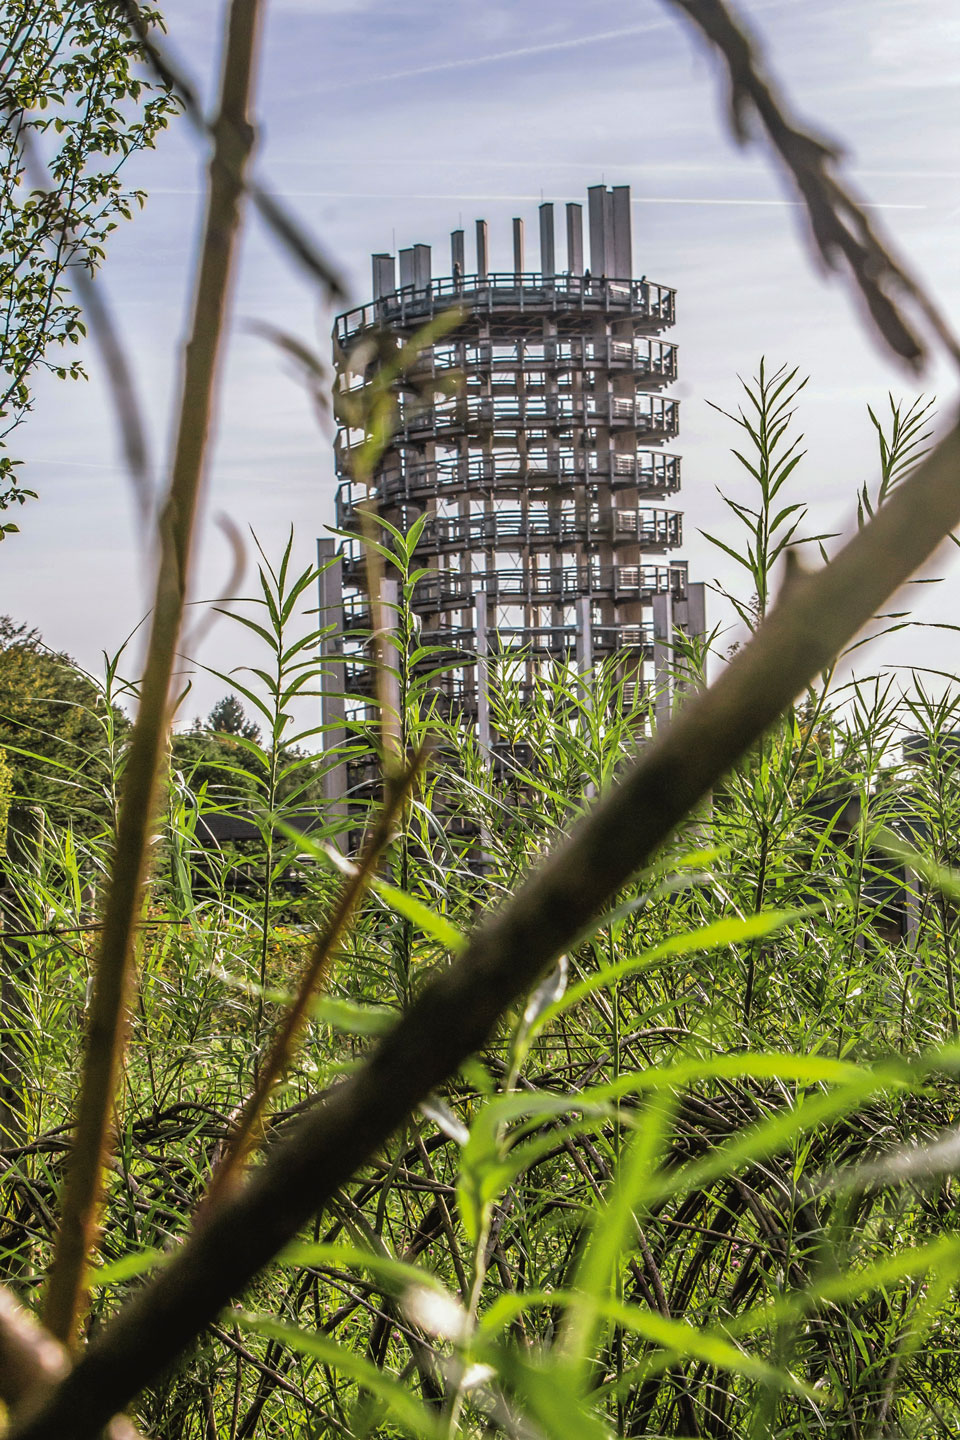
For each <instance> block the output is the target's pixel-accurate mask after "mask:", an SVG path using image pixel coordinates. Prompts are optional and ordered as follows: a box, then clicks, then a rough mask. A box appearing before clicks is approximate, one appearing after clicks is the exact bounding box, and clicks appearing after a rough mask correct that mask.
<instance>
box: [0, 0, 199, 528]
mask: <svg viewBox="0 0 960 1440" xmlns="http://www.w3.org/2000/svg"><path fill="white" fill-rule="evenodd" d="M142 14H143V16H144V19H145V21H146V22H147V24H148V25H151V26H155V25H158V24H160V16H159V13H158V12H157V11H156V10H153V9H150V8H147V9H145V10H144V11H143V12H142ZM139 52H140V47H139V44H138V42H137V41H136V39H135V38H134V36H133V35H132V34H131V32H130V30H129V27H128V25H127V23H126V21H125V19H124V18H123V7H122V6H120V5H113V4H110V3H104V0H74V3H71V4H68V5H63V4H61V3H59V0H8V3H6V4H4V5H2V6H0V235H2V236H3V245H2V252H3V253H2V256H0V290H2V293H3V297H4V305H3V314H2V318H0V446H2V445H3V443H4V442H5V440H6V437H7V436H8V435H9V434H10V432H11V430H13V429H14V428H15V427H16V426H17V425H19V424H20V422H21V421H22V420H23V418H24V416H25V415H26V414H27V413H28V412H29V411H30V409H31V406H32V398H33V383H34V379H35V376H36V374H37V372H38V371H40V370H46V371H49V372H52V373H53V374H55V375H59V376H60V377H62V378H67V377H71V378H78V377H80V376H82V375H83V367H82V364H81V362H80V360H79V359H78V358H76V355H75V354H73V355H71V354H69V351H68V347H72V346H76V345H78V344H79V342H80V340H81V339H82V337H83V334H84V326H83V321H82V318H81V312H80V307H79V306H78V305H77V304H76V303H75V301H74V300H73V298H72V297H71V296H70V294H69V291H68V286H67V283H66V281H67V276H68V272H69V271H70V270H71V269H77V268H82V269H84V270H86V271H87V272H89V273H92V272H93V271H94V270H95V269H96V267H97V266H98V265H99V263H100V261H101V260H102V259H103V255H104V244H105V242H106V239H107V237H108V235H109V234H110V232H111V231H112V230H114V229H115V228H116V225H117V223H118V221H119V220H120V219H121V218H124V219H127V218H129V217H130V215H131V213H132V210H133V207H134V205H142V204H143V203H144V200H145V195H144V193H143V192H142V191H139V190H136V191H124V189H123V187H122V185H121V181H120V175H119V171H120V168H121V166H122V165H123V162H124V161H125V160H126V159H127V158H128V156H130V155H132V154H133V153H135V152H136V151H138V150H142V149H144V148H146V147H149V146H152V145H153V144H154V141H155V140H156V137H157V135H158V133H159V132H160V131H161V130H162V129H163V128H164V127H165V126H166V124H167V121H168V119H169V117H170V115H171V114H172V113H173V110H174V109H175V105H176V102H175V101H174V100H173V98H172V96H171V95H170V94H169V93H168V92H167V91H166V90H165V89H164V88H162V87H160V86H158V85H157V84H155V83H150V82H149V81H147V80H145V79H143V78H142V77H141V76H139V75H137V74H135V66H136V62H137V58H138V55H139ZM41 166H45V170H46V176H45V182H44V185H43V188H38V187H37V181H36V175H37V172H38V170H39V169H40V167H41ZM65 351H67V352H68V353H67V354H65V353H64V352H65ZM17 466H18V462H17V461H16V460H14V459H13V458H12V457H10V456H9V455H7V454H4V453H2V452H0V510H6V509H9V508H10V507H11V506H13V505H17V504H21V505H22V504H23V502H24V501H25V500H26V499H28V498H32V497H33V495H34V492H33V491H32V490H29V489H26V488H25V487H24V486H22V485H21V484H20V481H19V478H18V472H17ZM16 529H17V526H16V525H14V524H13V523H10V522H8V523H6V524H4V525H0V539H2V538H3V536H4V535H5V534H7V533H9V532H10V531H11V530H16Z"/></svg>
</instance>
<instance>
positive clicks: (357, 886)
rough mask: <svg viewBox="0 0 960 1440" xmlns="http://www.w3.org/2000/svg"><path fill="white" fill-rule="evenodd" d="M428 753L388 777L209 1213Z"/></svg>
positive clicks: (255, 1135)
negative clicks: (373, 820)
mask: <svg viewBox="0 0 960 1440" xmlns="http://www.w3.org/2000/svg"><path fill="white" fill-rule="evenodd" d="M425 758H426V747H425V746H424V747H422V748H421V749H420V750H419V751H418V752H417V753H416V754H415V755H414V756H413V758H412V759H411V761H410V763H409V764H408V765H407V767H406V769H405V771H404V772H403V774H402V775H400V776H399V777H396V778H394V779H390V778H389V777H388V779H387V782H386V786H387V798H386V800H385V801H384V805H383V808H382V809H381V811H380V814H379V815H378V817H377V821H376V823H375V825H373V827H372V828H371V830H370V831H369V834H368V835H367V838H366V841H365V843H364V846H363V850H362V851H361V854H360V857H359V859H358V860H357V863H356V865H354V866H352V867H351V871H350V874H349V875H348V876H347V878H346V881H345V883H344V884H343V886H342V887H341V889H340V894H339V895H338V897H337V903H336V905H335V906H334V908H333V913H332V914H331V916H330V919H329V920H328V921H327V924H326V926H325V927H324V929H323V930H322V932H321V934H320V935H319V937H318V938H317V942H316V944H315V945H314V947H313V950H312V951H311V954H310V959H309V961H308V962H307V965H306V967H305V969H304V972H303V975H302V976H301V978H300V985H299V987H298V989H297V994H296V997H295V999H294V1001H293V1003H292V1005H291V1006H290V1008H289V1010H288V1011H287V1013H286V1014H285V1015H284V1017H283V1020H282V1021H281V1023H280V1025H279V1026H278V1028H277V1032H276V1034H275V1036H274V1039H273V1044H272V1045H271V1046H270V1050H269V1053H268V1055H267V1058H266V1060H265V1061H264V1063H263V1065H262V1067H261V1069H260V1072H259V1074H258V1076H257V1083H256V1086H255V1088H254V1090H253V1093H252V1094H251V1095H250V1097H249V1099H248V1100H247V1102H246V1104H245V1105H244V1107H243V1109H242V1110H241V1112H240V1116H239V1118H238V1120H237V1123H236V1126H235V1127H234V1130H233V1133H232V1135H231V1136H230V1138H229V1140H228V1141H227V1143H226V1146H225V1147H224V1153H223V1158H222V1160H221V1161H220V1164H219V1165H218V1166H217V1168H216V1170H215V1171H214V1173H213V1176H212V1178H211V1181H210V1186H209V1188H208V1190H207V1193H206V1195H205V1196H204V1199H203V1213H204V1214H205V1215H209V1214H210V1213H211V1212H212V1209H213V1207H214V1206H216V1205H217V1204H218V1203H222V1201H223V1199H224V1197H225V1196H226V1195H227V1194H229V1193H230V1191H231V1189H232V1188H233V1187H234V1186H235V1185H236V1184H237V1182H238V1181H239V1180H240V1176H241V1172H242V1169H243V1165H244V1162H245V1161H246V1159H247V1157H248V1155H249V1154H250V1152H251V1150H252V1149H253V1148H254V1147H255V1146H256V1145H257V1144H259V1142H260V1139H261V1138H262V1129H263V1116H264V1112H265V1111H266V1108H267V1105H268V1103H269V1101H270V1096H271V1093H272V1092H273V1088H274V1086H275V1085H276V1084H277V1081H278V1080H279V1079H280V1077H281V1076H282V1075H283V1073H284V1071H285V1070H286V1069H287V1067H288V1065H289V1064H290V1061H291V1059H292V1058H293V1053H294V1050H295V1049H296V1045H297V1041H298V1039H299V1038H300V1034H301V1032H302V1030H303V1027H304V1025H305V1024H306V1022H307V1019H308V1018H309V1013H310V1002H311V1000H312V999H313V998H314V996H315V995H316V993H317V991H318V990H319V989H320V987H321V986H322V985H323V984H325V983H326V978H327V975H328V974H329V971H330V966H331V964H332V962H333V957H334V955H335V953H336V949H337V946H338V945H339V943H340V940H341V938H342V936H343V933H344V931H345V930H346V928H347V926H348V925H349V923H350V919H351V916H352V915H353V912H354V911H355V910H356V908H357V905H358V904H359V903H360V901H361V900H362V899H363V896H364V894H365V893H366V891H367V889H368V887H369V885H370V881H371V880H372V879H373V875H374V872H375V870H376V868H377V865H378V864H379V862H380V858H381V856H382V855H383V852H384V850H385V849H386V847H387V845H389V843H390V841H391V840H392V839H393V835H394V830H395V828H396V823H397V819H398V817H399V815H400V813H401V811H402V810H403V807H404V805H405V804H406V801H407V798H408V796H409V795H410V793H411V791H412V789H413V787H414V785H415V783H416V780H417V776H418V775H419V774H420V771H421V769H422V767H423V762H424V760H425Z"/></svg>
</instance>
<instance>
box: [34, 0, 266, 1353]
mask: <svg viewBox="0 0 960 1440" xmlns="http://www.w3.org/2000/svg"><path fill="white" fill-rule="evenodd" d="M261 8H262V5H261V0H233V3H232V5H231V7H230V12H229V20H228V30H227V42H226V48H225V54H224V66H223V77H222V87H221V99H220V118H219V119H218V121H217V125H216V143H215V145H214V151H213V155H212V157H211V162H210V181H209V200H208V207H207V220H206V228H205V233H204V239H203V247H202V251H201V258H200V266H199V273H198V276H197V290H196V296H195V301H194V317H193V329H192V334H191V338H190V341H189V343H188V345H187V348H186V355H185V362H184V371H183V391H182V399H181V406H180V418H179V426H178V432H177V440H176V448H175V452H174V460H173V469H172V476H171V482H170V491H169V496H168V499H167V503H166V506H165V508H164V512H163V515H162V518H161V554H160V561H159V573H158V577H157V591H156V600H155V605H154V612H153V625H152V629H151V633H150V644H149V649H148V652H147V663H146V669H145V672H144V678H143V690H142V696H141V701H140V709H139V713H138V715H137V721H136V725H135V726H134V731H133V737H132V741H131V746H130V758H129V761H128V763H127V768H126V772H125V776H124V791H123V803H122V806H121V811H120V821H119V826H118V833H117V847H116V858H115V861H114V866H113V875H112V879H111V885H110V893H109V896H108V900H107V908H106V914H105V917H104V932H103V941H102V945H101V949H100V956H99V962H98V965H97V969H96V974H95V978H94V989H93V996H92V999H91V1004H90V1020H89V1029H88V1034H87V1046H86V1054H85V1060H84V1069H83V1078H82V1082H81V1090H80V1100H79V1106H78V1112H77V1128H76V1134H75V1137H74V1143H73V1149H72V1152H71V1155H70V1160H69V1164H68V1168H67V1177H66V1183H65V1186H64V1193H63V1204H62V1219H61V1223H60V1231H59V1234H58V1236H57V1244H56V1251H55V1257H54V1263H53V1269H52V1271H51V1275H50V1283H49V1288H48V1291H47V1296H46V1305H45V1312H44V1318H45V1321H46V1324H47V1326H48V1328H49V1329H50V1331H51V1332H52V1333H53V1334H54V1335H55V1336H56V1337H57V1338H58V1339H60V1340H62V1341H64V1342H65V1343H66V1344H68V1345H71V1344H73V1343H74V1341H75V1339H76V1335H77V1330H78V1327H79V1324H80V1320H81V1318H82V1314H83V1309H84V1294H85V1283H84V1276H85V1271H86V1266H87V1262H88V1258H89V1255H90V1252H91V1250H92V1249H93V1246H94V1245H95V1243H96V1237H97V1232H98V1228H99V1222H100V1208H101V1198H102V1196H101V1192H102V1183H103V1172H104V1164H105V1161H106V1158H107V1155H108V1152H109V1149H110V1143H111V1129H112V1116H113V1107H114V1104H115V1096H116V1084H117V1076H118V1072H119V1067H120V1061H121V1056H122V1053H123V1048H124V1042H125V1039H126V1032H127V1027H128V1015H127V1011H128V1001H129V994H130V989H131V985H132V975H133V942H134V935H135V931H136V922H137V918H138V916H139V912H140V908H141V905H142V902H143V891H144V883H145V880H146V875H147V866H148V852H149V846H150V838H151V833H152V828H153V824H154V819H155V815H156V798H157V789H158V778H159V774H160V769H161V765H162V760H163V755H164V751H165V746H166V737H167V729H168V723H169V698H168V697H169V692H170V682H171V677H172V674H173V666H174V661H175V657H176V654H177V642H178V637H179V634H180V626H181V622H182V618H183V609H184V602H185V595H186V586H187V580H188V575H189V568H190V556H191V549H192V541H193V531H194V521H195V515H196V508H197V498H198V495H199V491H200V485H201V481H202V478H203V471H204V462H205V458H206V450H207V438H208V433H209V429H210V423H211V418H212V413H213V401H214V393H215V389H216V381H217V374H218V369H219V365H218V362H219V358H220V353H221V348H222V337H223V331H224V321H225V317H226V313H227V300H228V295H229V290H230V280H231V275H232V271H233V262H234V251H235V240H236V234H237V229H238V225H239V220H240V202H241V197H242V193H243V184H242V176H243V173H244V170H245V168H246V164H247V161H248V159H249V156H250V153H251V151H252V149H253V141H254V135H253V130H252V128H251V127H250V124H249V120H248V106H249V98H250V92H251V86H252V81H253V70H254V63H255V57H256V50H257V36H258V33H259V21H260V12H261Z"/></svg>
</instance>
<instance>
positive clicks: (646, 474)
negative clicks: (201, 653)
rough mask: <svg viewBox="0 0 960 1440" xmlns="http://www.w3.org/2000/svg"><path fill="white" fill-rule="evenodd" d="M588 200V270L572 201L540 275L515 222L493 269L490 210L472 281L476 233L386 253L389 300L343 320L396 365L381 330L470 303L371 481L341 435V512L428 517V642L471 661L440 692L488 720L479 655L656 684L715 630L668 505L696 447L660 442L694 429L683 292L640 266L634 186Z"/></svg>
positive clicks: (359, 574) (426, 357)
mask: <svg viewBox="0 0 960 1440" xmlns="http://www.w3.org/2000/svg"><path fill="white" fill-rule="evenodd" d="M588 195H589V207H588V213H589V234H590V260H591V266H590V267H589V268H585V267H584V264H583V253H584V246H583V207H582V206H581V205H579V204H568V205H567V207H566V237H567V268H566V269H565V270H560V269H559V268H558V267H557V264H556V243H555V233H554V207H553V205H552V204H543V205H541V206H540V215H539V220H540V226H539V228H540V266H539V269H537V270H529V269H527V268H526V265H525V257H524V235H523V222H522V220H520V219H517V220H515V221H514V225H513V261H514V264H513V269H511V270H509V271H495V270H491V269H490V268H489V266H488V254H489V244H488V232H487V224H486V222H485V221H483V220H478V221H477V222H476V259H475V264H474V265H473V267H472V268H471V269H470V270H469V271H468V270H467V268H466V264H465V243H464V232H463V231H462V230H455V231H454V232H453V234H452V236H451V257H450V273H449V274H448V275H445V276H442V277H439V278H438V277H435V276H433V274H432V271H431V251H430V247H429V246H427V245H415V246H412V247H411V248H410V249H406V250H401V251H400V253H399V262H400V264H399V284H398V283H397V273H396V269H397V267H396V261H395V259H394V257H393V256H392V255H382V254H381V255H374V256H373V291H374V298H373V300H372V302H371V303H370V304H368V305H364V306H363V307H361V308H358V309H354V310H350V311H348V312H347V313H345V314H343V315H341V316H340V317H339V318H338V320H337V322H336V328H335V346H336V350H337V354H338V357H339V358H340V359H341V360H342V358H343V357H344V356H346V355H350V354H351V353H352V354H356V353H357V347H358V346H362V345H363V343H364V342H365V341H369V342H371V343H370V352H369V353H370V355H371V356H374V355H378V356H379V355H382V353H383V336H384V334H385V333H388V334H389V335H391V336H395V337H396V338H397V340H399V341H401V342H405V341H408V340H409V339H410V338H411V337H412V336H414V335H416V334H417V332H418V331H420V330H421V329H422V327H424V326H425V325H427V324H428V323H429V322H430V321H432V320H434V319H436V317H438V316H440V315H443V314H445V313H448V312H449V311H450V309H451V307H454V306H456V307H458V308H459V310H460V312H461V316H462V318H461V320H460V322H459V323H458V324H457V326H456V328H455V329H454V330H453V331H451V332H449V333H447V334H446V335H444V337H443V338H442V339H440V340H438V341H437V342H436V343H434V344H432V345H431V346H429V347H428V348H427V349H425V350H423V351H422V352H421V354H420V356H419V360H418V361H417V363H416V365H415V366H413V367H412V368H409V369H408V370H407V372H406V374H405V375H404V377H403V378H402V379H401V380H400V381H399V382H398V384H397V424H396V429H395V433H394V434H393V437H392V440H391V443H390V445H389V447H388V448H387V450H386V451H385V453H384V454H383V456H382V458H381V460H380V463H379V465H378V467H377V469H376V472H375V474H374V476H373V481H372V485H371V486H368V485H367V484H366V483H360V482H359V481H358V480H357V479H356V478H355V477H354V471H353V465H352V455H353V453H354V451H355V447H356V446H357V445H358V444H359V443H361V441H362V431H359V430H350V429H349V428H346V427H345V426H344V427H342V428H341V429H340V431H339V433H338V436H337V442H336V459H337V470H338V475H339V477H340V486H339V490H338V496H337V524H338V527H339V528H341V529H344V530H352V531H356V530H357V529H358V516H357V506H358V504H359V503H361V502H362V501H365V500H367V499H370V498H372V499H373V500H374V501H375V503H376V506H377V509H378V512H379V513H380V514H381V515H382V516H383V517H384V518H385V519H387V520H389V521H390V522H391V523H392V524H393V525H395V526H397V527H400V528H402V529H405V530H406V529H408V528H409V526H410V525H411V524H412V523H413V521H414V519H415V518H416V517H417V516H418V515H420V514H423V513H425V514H426V517H427V518H426V525H425V527H424V530H423V534H422V536H421V539H420V542H419V546H418V550H417V559H418V561H419V562H420V563H421V564H422V565H423V566H425V567H427V568H428V569H429V571H430V573H429V575H428V576H427V577H426V578H425V579H424V580H422V581H421V583H420V585H419V586H418V587H417V591H416V596H415V600H414V608H415V611H416V613H417V615H418V617H419V621H420V624H421V627H422V632H421V633H422V637H423V639H424V641H425V642H432V643H435V644H442V645H447V646H449V647H450V649H451V651H452V652H456V653H457V654H460V655H461V656H462V657H463V659H464V664H463V666H462V667H455V668H453V669H452V670H451V671H450V673H449V675H447V676H445V677H442V678H440V679H439V680H438V682H437V684H438V687H439V688H440V690H441V694H442V695H443V696H444V697H446V698H448V699H449V703H450V704H451V706H455V707H456V708H457V709H458V710H459V711H460V712H461V713H463V714H464V715H465V716H469V717H475V718H478V719H479V721H480V723H481V726H483V724H484V697H483V685H484V674H485V666H484V664H483V663H480V664H477V663H476V659H477V658H478V657H479V659H480V660H481V662H482V661H483V660H484V658H485V657H488V656H490V655H494V654H497V653H502V652H504V651H508V652H512V653H514V654H516V653H518V652H519V653H521V654H522V656H523V662H522V664H523V669H524V671H525V674H524V675H522V676H521V677H520V680H521V683H526V684H529V685H534V684H536V679H537V674H538V670H539V669H540V667H542V666H543V665H544V664H548V663H550V662H551V661H552V660H555V659H558V658H561V657H568V658H569V659H571V660H576V662H577V663H578V664H579V666H580V667H581V669H588V668H589V667H590V666H591V665H592V664H593V663H594V662H595V660H597V659H598V658H600V657H603V656H608V655H612V654H615V653H616V654H619V655H621V656H623V657H624V663H625V665H627V666H628V667H629V668H630V672H631V678H630V680H629V682H628V683H629V686H630V687H641V686H643V685H645V684H648V683H649V681H650V679H651V676H652V675H653V673H654V672H655V671H659V672H660V676H658V678H661V677H662V678H663V680H664V681H665V679H666V675H667V671H668V669H669V664H668V661H669V645H670V642H671V639H672V636H673V634H674V630H675V628H681V629H690V630H694V631H697V632H700V631H702V630H703V628H704V618H703V587H702V586H700V585H698V586H694V587H691V586H689V585H688V578H687V567H686V564H685V562H683V561H682V560H677V559H675V558H673V554H674V552H675V550H676V549H677V548H678V547H679V546H680V545H681V543H682V539H683V522H682V516H681V514H680V513H679V511H677V510H676V509H672V508H670V507H669V501H670V500H671V498H672V497H673V496H674V495H675V494H676V492H677V491H678V490H679V488H680V458H679V456H677V455H675V454H673V453H671V452H670V451H668V450H666V449H665V448H663V447H664V445H665V444H667V443H669V442H670V441H672V440H674V439H675V438H676V436H677V434H678V430H679V402H678V401H676V400H674V399H672V398H670V397H669V396H667V395H666V394H665V393H664V391H665V390H666V388H667V387H668V386H669V385H670V384H671V382H673V381H674V380H675V379H676V376H677V347H676V345H674V344H672V343H671V342H670V341H669V340H667V339H666V338H665V335H666V332H668V331H669V329H670V327H671V326H672V325H673V323H674V319H675V313H676V295H675V292H674V290H672V289H671V288H670V287H669V286H665V285H660V284H655V283H653V282H651V281H648V280H647V278H646V276H643V277H641V278H640V279H635V278H633V276H632V270H633V264H632V239H631V223H630V191H629V188H628V187H626V186H621V187H617V188H615V189H612V190H609V189H607V188H606V187H605V186H602V185H601V186H594V187H593V188H592V189H591V190H590V191H589V192H588ZM376 363H377V362H376V360H372V361H371V364H376ZM451 376H456V377H457V383H456V385H455V386H454V387H451V386H450V385H449V383H445V382H449V379H450V377H451ZM360 378H361V379H362V378H363V377H362V375H361V377H360ZM434 380H435V381H436V385H435V386H433V385H432V384H431V382H432V381H434ZM353 383H354V384H356V383H357V382H356V377H354V381H353ZM361 551H362V547H361V545H360V544H359V542H357V541H350V540H348V541H346V542H345V543H344V545H343V546H342V548H341V558H342V587H343V595H342V607H343V610H342V613H343V630H344V635H345V637H346V643H345V652H346V656H347V673H346V689H347V690H348V691H351V692H352V693H355V694H356V693H361V694H362V693H363V691H364V686H365V683H366V676H365V671H364V668H363V665H362V664H361V663H351V661H350V658H349V657H350V654H351V649H353V651H354V653H356V647H351V644H350V640H349V637H350V635H351V633H355V632H357V631H360V630H365V629H368V628H369V626H370V614H369V608H368V603H367V598H366V594H365V574H364V564H363V556H362V553H361ZM335 598H336V597H335V596H333V595H332V594H331V595H330V596H328V599H327V603H328V604H333V603H335ZM658 645H659V647H660V650H662V654H661V653H658Z"/></svg>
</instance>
